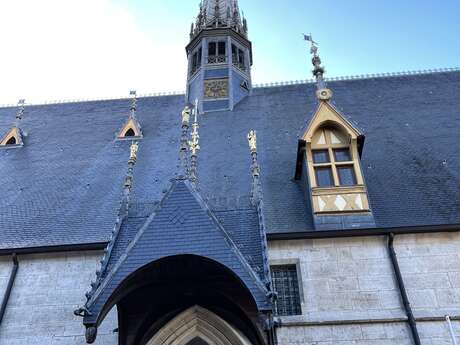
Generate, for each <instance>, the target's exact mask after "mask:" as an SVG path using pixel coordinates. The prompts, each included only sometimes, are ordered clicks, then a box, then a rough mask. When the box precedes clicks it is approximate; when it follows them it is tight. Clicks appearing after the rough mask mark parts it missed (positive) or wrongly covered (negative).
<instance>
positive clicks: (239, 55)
mask: <svg viewBox="0 0 460 345" xmlns="http://www.w3.org/2000/svg"><path fill="white" fill-rule="evenodd" d="M238 62H239V63H240V66H241V67H244V51H242V50H241V49H238Z"/></svg>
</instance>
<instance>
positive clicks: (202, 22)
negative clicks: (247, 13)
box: [190, 0, 247, 39]
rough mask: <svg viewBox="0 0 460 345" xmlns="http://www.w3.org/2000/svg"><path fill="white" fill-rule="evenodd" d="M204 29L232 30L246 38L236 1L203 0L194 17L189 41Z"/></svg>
mask: <svg viewBox="0 0 460 345" xmlns="http://www.w3.org/2000/svg"><path fill="white" fill-rule="evenodd" d="M206 28H233V29H234V30H235V31H236V32H238V33H240V34H242V35H244V36H246V34H247V31H246V30H245V29H244V25H243V22H242V20H241V16H240V12H239V7H238V0H203V1H201V2H200V10H199V12H198V16H197V17H196V23H195V25H194V27H193V30H192V34H191V37H190V38H191V39H193V38H194V37H195V36H197V35H198V34H199V33H200V32H201V31H202V30H205V29H206Z"/></svg>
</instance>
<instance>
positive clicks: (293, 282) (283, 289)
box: [270, 265, 302, 316]
mask: <svg viewBox="0 0 460 345" xmlns="http://www.w3.org/2000/svg"><path fill="white" fill-rule="evenodd" d="M270 270H271V274H272V281H273V288H274V290H275V291H276V293H277V295H278V298H277V300H276V302H275V313H276V315H280V316H286V315H301V314H302V308H301V305H300V291H299V281H298V277H297V267H296V265H283V266H271V267H270Z"/></svg>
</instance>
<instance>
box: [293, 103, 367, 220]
mask: <svg viewBox="0 0 460 345" xmlns="http://www.w3.org/2000/svg"><path fill="white" fill-rule="evenodd" d="M302 140H303V142H304V143H305V156H306V160H305V162H306V167H307V169H308V182H309V185H310V188H311V196H312V201H313V211H314V212H315V214H327V213H336V212H363V211H366V212H367V211H369V201H368V198H367V192H366V186H365V183H364V178H363V173H362V170H361V163H360V156H359V147H360V144H361V143H362V140H363V135H362V134H361V133H360V131H359V130H358V129H357V128H355V127H354V126H353V125H352V124H351V123H350V122H348V121H347V120H346V119H345V118H344V117H343V116H342V115H341V114H340V113H339V112H338V111H337V110H336V109H335V108H334V107H333V106H332V105H331V104H330V103H329V102H327V101H320V104H319V106H318V109H317V110H316V113H315V115H314V116H313V118H312V120H311V121H310V123H309V125H308V128H307V130H306V132H305V133H304V135H303V136H302Z"/></svg>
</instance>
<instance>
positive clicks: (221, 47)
mask: <svg viewBox="0 0 460 345" xmlns="http://www.w3.org/2000/svg"><path fill="white" fill-rule="evenodd" d="M225 48H226V44H225V42H219V54H218V55H225V54H226V49H225Z"/></svg>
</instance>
